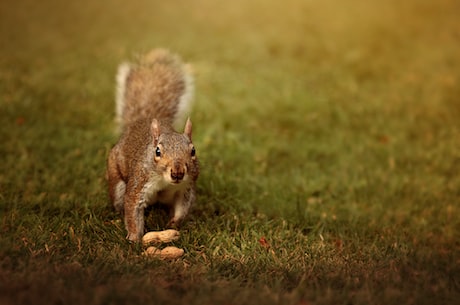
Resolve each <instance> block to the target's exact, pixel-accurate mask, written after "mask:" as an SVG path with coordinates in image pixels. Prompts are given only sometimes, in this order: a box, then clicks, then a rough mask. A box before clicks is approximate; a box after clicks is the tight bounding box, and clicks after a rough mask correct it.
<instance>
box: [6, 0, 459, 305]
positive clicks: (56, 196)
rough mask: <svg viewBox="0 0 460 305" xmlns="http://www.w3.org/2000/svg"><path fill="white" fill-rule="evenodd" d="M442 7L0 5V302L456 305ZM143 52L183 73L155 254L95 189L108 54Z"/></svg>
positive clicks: (450, 10) (448, 18)
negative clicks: (176, 190)
mask: <svg viewBox="0 0 460 305" xmlns="http://www.w3.org/2000/svg"><path fill="white" fill-rule="evenodd" d="M459 9H460V7H459V5H458V3H457V2H456V1H449V0H443V1H437V2H436V3H434V2H432V1H415V0H410V1H405V2H404V3H402V2H401V1H385V2H382V3H381V2H377V1H363V0H352V1H349V2H347V4H346V5H345V4H343V3H341V2H340V1H334V0H328V1H322V2H318V3H316V2H314V1H300V0H288V1H283V2H277V1H252V2H248V1H232V2H225V3H224V2H220V1H208V0H200V1H193V2H191V1H179V0H177V1H167V2H164V3H163V2H161V3H152V2H151V1H137V2H132V3H128V2H126V1H119V0H115V1H92V2H91V1H83V2H81V1H80V2H78V4H77V3H76V2H75V3H73V2H70V3H64V2H62V1H56V0H46V1H40V3H38V2H36V1H29V0H23V1H9V0H8V1H2V2H1V3H0V37H1V38H2V41H3V44H2V48H1V49H0V106H1V112H0V124H1V126H2V128H1V129H0V141H1V143H2V144H1V145H0V155H1V162H0V215H1V223H0V303H1V304H23V303H31V304H64V303H65V304H83V303H85V304H133V303H148V304H157V303H158V304H254V303H261V304H296V305H305V304H401V303H403V304H454V303H455V302H456V301H457V300H458V298H459V297H460V267H459V266H460V220H459V219H460V218H459V217H458V215H460V176H459V173H460V142H459V139H460V99H459V96H460V55H459V54H460V44H459V39H460V31H459V28H460V24H459V21H458V18H457V17H458V16H457V15H458V14H457V12H458V11H459ZM156 46H162V47H168V48H170V49H172V50H174V51H176V52H178V53H179V54H181V55H182V57H183V58H185V59H186V60H187V61H189V62H192V63H193V65H194V68H195V70H196V87H197V88H196V91H197V92H196V104H195V108H194V113H193V116H192V119H193V121H194V127H195V130H194V137H195V146H196V147H197V149H198V153H199V158H200V161H201V164H202V173H201V176H200V179H199V183H198V193H199V197H198V201H197V204H196V206H195V208H194V209H193V211H192V213H191V215H190V217H189V218H188V221H187V222H186V223H185V224H184V226H183V228H182V236H181V239H180V240H179V241H178V242H176V243H175V245H176V246H178V247H181V248H184V249H185V256H184V257H183V258H181V259H179V260H177V261H172V262H165V261H158V260H154V259H148V258H145V257H143V256H142V255H141V253H142V249H141V248H140V247H139V246H136V245H131V244H129V243H128V242H127V241H126V240H125V239H124V237H125V230H124V228H123V224H122V222H121V220H120V217H119V215H117V214H116V213H115V212H114V211H113V210H112V209H111V208H110V207H109V206H108V198H107V191H106V184H105V180H104V171H105V160H106V156H107V153H108V150H109V149H110V147H111V145H113V144H114V143H115V142H116V140H117V136H116V135H115V134H114V133H113V129H114V126H113V117H114V109H113V108H114V107H113V95H114V74H115V71H116V67H117V65H118V63H119V62H121V61H123V60H126V59H127V58H130V57H132V56H133V55H135V54H137V53H141V52H144V51H146V50H148V49H150V48H152V47H156ZM162 216H164V213H163V212H162V211H161V210H160V209H153V210H152V211H151V213H150V214H149V217H148V220H147V225H148V227H149V228H150V229H152V230H156V229H161V228H162V226H163V225H164V218H162ZM262 238H265V241H266V242H263V239H262Z"/></svg>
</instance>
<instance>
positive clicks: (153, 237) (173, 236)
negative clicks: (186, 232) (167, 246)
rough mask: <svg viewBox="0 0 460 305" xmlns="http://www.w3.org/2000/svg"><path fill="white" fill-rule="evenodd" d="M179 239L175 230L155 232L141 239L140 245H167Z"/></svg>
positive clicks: (178, 234)
mask: <svg viewBox="0 0 460 305" xmlns="http://www.w3.org/2000/svg"><path fill="white" fill-rule="evenodd" d="M179 237H180V233H179V231H176V230H172V229H169V230H164V231H157V232H148V233H146V234H145V235H144V236H143V237H142V243H143V244H144V245H148V244H150V243H155V244H161V243H169V242H172V241H175V240H178V239H179Z"/></svg>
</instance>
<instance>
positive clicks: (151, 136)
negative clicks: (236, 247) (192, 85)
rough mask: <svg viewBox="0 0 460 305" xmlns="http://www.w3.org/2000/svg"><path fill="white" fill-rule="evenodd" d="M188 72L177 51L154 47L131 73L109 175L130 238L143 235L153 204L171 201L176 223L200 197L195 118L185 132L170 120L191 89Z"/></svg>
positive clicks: (172, 218)
mask: <svg viewBox="0 0 460 305" xmlns="http://www.w3.org/2000/svg"><path fill="white" fill-rule="evenodd" d="M185 73H186V72H185V70H184V68H183V65H182V64H181V62H180V60H179V59H178V57H176V56H173V55H171V54H170V53H169V52H167V51H165V50H154V51H152V52H151V53H149V54H147V55H146V56H145V57H144V58H143V59H141V60H140V61H139V63H138V64H137V65H135V66H133V67H132V68H131V69H130V70H129V72H128V73H127V75H126V80H125V87H124V88H123V92H124V96H122V98H123V104H122V107H121V110H122V112H121V124H122V130H123V133H122V135H121V137H120V140H119V141H118V143H117V144H116V145H115V146H114V147H113V148H112V150H111V151H110V154H109V157H108V167H107V177H108V184H109V195H110V199H111V201H112V203H113V205H114V206H115V208H116V210H118V211H119V212H121V213H122V214H123V215H124V219H125V225H126V229H127V231H128V239H130V240H136V241H137V240H139V239H140V238H141V237H142V235H143V233H144V209H145V207H146V206H147V205H148V204H151V203H155V202H162V203H165V204H169V205H170V206H171V209H172V217H171V220H170V223H169V224H170V225H171V226H176V225H178V224H179V223H180V221H181V220H182V219H183V218H184V217H185V216H186V215H187V213H188V210H189V208H190V206H191V205H192V204H193V203H194V201H195V182H196V180H197V178H198V174H199V166H198V160H197V158H196V156H195V155H194V153H192V150H193V151H194V146H193V143H192V124H191V121H190V120H187V122H186V124H185V130H184V133H178V132H176V131H174V129H173V128H172V126H171V124H172V123H173V121H174V120H175V118H176V116H178V115H180V114H179V113H178V111H179V109H180V108H181V107H180V103H181V102H183V101H181V99H182V97H183V96H184V95H185V94H187V90H189V88H187V87H186V85H187V82H186V77H187V76H186V75H185ZM157 150H158V151H159V153H160V156H158V155H157V153H158V152H157Z"/></svg>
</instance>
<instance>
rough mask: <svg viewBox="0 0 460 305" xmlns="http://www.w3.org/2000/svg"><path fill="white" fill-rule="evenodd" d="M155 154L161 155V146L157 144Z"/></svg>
mask: <svg viewBox="0 0 460 305" xmlns="http://www.w3.org/2000/svg"><path fill="white" fill-rule="evenodd" d="M155 156H156V157H161V150H160V148H159V147H158V146H157V148H156V149H155Z"/></svg>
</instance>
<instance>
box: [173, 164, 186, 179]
mask: <svg viewBox="0 0 460 305" xmlns="http://www.w3.org/2000/svg"><path fill="white" fill-rule="evenodd" d="M184 175H185V171H184V168H183V167H182V166H181V165H179V164H175V165H174V168H171V179H172V180H173V181H175V182H179V181H181V180H182V179H183V178H184Z"/></svg>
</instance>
